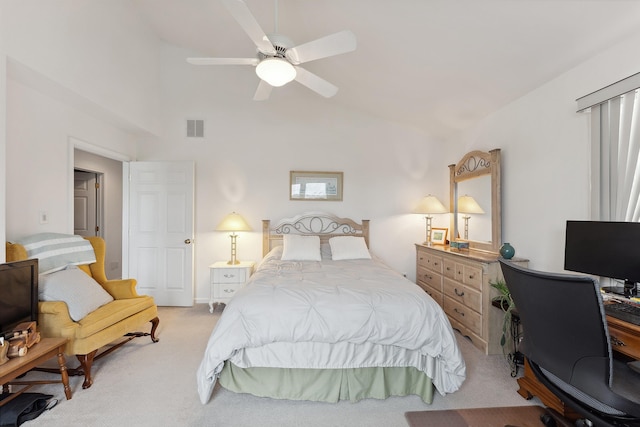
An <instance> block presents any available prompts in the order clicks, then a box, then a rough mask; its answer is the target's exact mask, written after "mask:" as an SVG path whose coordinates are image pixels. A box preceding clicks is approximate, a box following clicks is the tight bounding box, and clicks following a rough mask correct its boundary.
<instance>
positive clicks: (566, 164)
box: [458, 35, 640, 271]
mask: <svg viewBox="0 0 640 427" xmlns="http://www.w3.org/2000/svg"><path fill="white" fill-rule="evenodd" d="M639 43H640V35H637V36H635V37H632V38H629V39H628V40H626V41H625V42H623V43H621V44H619V45H617V46H615V47H614V48H612V49H609V50H607V51H605V52H603V53H602V54H600V55H599V56H598V57H595V58H592V59H591V60H589V61H587V62H585V63H583V64H581V65H580V66H578V67H576V68H574V69H573V70H571V71H569V72H567V73H565V74H564V75H562V76H560V77H558V78H556V79H555V80H553V81H551V82H549V83H547V84H545V85H543V86H541V87H539V88H538V89H536V90H534V91H533V92H531V93H529V94H528V95H526V96H524V97H522V98H520V99H518V100H517V101H515V102H513V103H512V104H510V105H508V106H506V107H505V108H503V109H502V110H500V111H498V112H496V113H495V114H493V115H492V116H491V117H489V118H487V119H486V120H484V121H483V122H482V123H481V124H480V125H478V126H476V127H475V128H473V129H471V130H470V131H468V132H467V133H466V134H465V135H464V136H463V138H462V142H463V143H462V144H461V146H460V147H458V149H460V150H461V153H462V152H464V151H467V150H470V149H476V148H482V149H487V148H493V147H496V148H501V149H502V160H503V167H502V171H503V174H502V177H503V187H502V188H503V193H502V205H503V240H504V241H506V242H510V243H511V244H512V245H513V246H514V247H515V249H516V256H521V257H524V258H528V259H530V266H531V267H533V268H537V269H541V270H548V271H562V270H563V265H564V233H565V222H566V220H568V219H589V144H590V142H589V138H590V136H589V115H588V114H584V113H576V102H575V100H576V99H577V98H579V97H581V96H583V95H586V94H588V93H590V92H593V91H595V90H597V89H600V88H601V87H604V86H606V85H609V84H611V83H614V82H616V81H618V80H620V79H622V78H625V77H628V76H629V75H632V74H635V73H637V72H638V71H639V70H640V57H638V55H635V54H634V52H636V51H637V46H638V44H639Z"/></svg>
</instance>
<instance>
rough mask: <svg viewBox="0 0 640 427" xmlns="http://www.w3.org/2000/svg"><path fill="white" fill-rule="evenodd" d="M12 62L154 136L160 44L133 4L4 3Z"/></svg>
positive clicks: (116, 0) (3, 27)
mask: <svg viewBox="0 0 640 427" xmlns="http://www.w3.org/2000/svg"><path fill="white" fill-rule="evenodd" d="M0 7H1V8H2V9H3V13H2V21H1V22H0V32H1V33H2V37H4V39H5V43H4V51H5V53H6V54H7V56H9V57H10V58H11V59H12V61H14V62H15V63H19V64H21V65H22V66H24V67H27V68H28V69H31V70H35V71H37V73H39V74H40V75H42V76H45V77H46V78H48V79H50V80H52V81H54V82H56V83H57V84H59V85H60V86H62V87H64V88H66V89H67V90H69V91H71V92H73V93H75V94H78V95H79V96H81V97H82V98H83V99H84V100H85V101H86V102H88V103H94V104H95V105H97V106H99V108H100V109H101V110H102V112H104V113H107V114H110V115H112V116H113V117H115V118H118V119H120V120H122V121H125V122H129V123H131V124H132V126H135V127H137V128H138V129H141V130H144V131H147V132H151V133H154V132H156V131H157V129H158V126H159V123H158V115H157V100H158V89H159V88H158V73H159V67H158V62H157V55H158V50H157V49H158V44H157V40H156V37H155V35H154V34H153V32H152V31H151V30H150V29H149V27H148V26H146V25H145V24H144V22H143V21H142V20H141V19H140V17H139V14H138V10H137V9H136V8H135V6H134V5H133V4H132V3H131V2H130V1H129V0H109V1H77V0H56V1H41V0H20V1H13V0H2V1H1V3H0Z"/></svg>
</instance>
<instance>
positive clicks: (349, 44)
mask: <svg viewBox="0 0 640 427" xmlns="http://www.w3.org/2000/svg"><path fill="white" fill-rule="evenodd" d="M354 50H356V36H355V34H353V33H352V32H351V31H349V30H345V31H340V32H339V33H335V34H331V35H328V36H326V37H322V38H319V39H317V40H313V41H310V42H308V43H303V44H301V45H299V46H295V47H292V48H290V49H287V52H286V54H285V55H286V57H287V59H289V60H290V61H291V62H292V63H294V64H302V63H304V62H309V61H314V60H316V59H320V58H326V57H328V56H334V55H340V54H341V53H347V52H351V51H354Z"/></svg>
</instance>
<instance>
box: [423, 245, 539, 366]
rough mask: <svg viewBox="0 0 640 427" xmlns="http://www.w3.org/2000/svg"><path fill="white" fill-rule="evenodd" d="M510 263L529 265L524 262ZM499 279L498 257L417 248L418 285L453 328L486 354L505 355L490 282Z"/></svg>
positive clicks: (500, 319)
mask: <svg viewBox="0 0 640 427" xmlns="http://www.w3.org/2000/svg"><path fill="white" fill-rule="evenodd" d="M511 261H513V262H515V263H516V264H518V265H522V266H527V264H528V262H527V260H525V259H522V258H513V259H511ZM497 279H502V270H501V269H500V263H499V262H498V255H495V254H491V253H488V252H482V251H474V250H461V251H459V252H458V251H454V250H451V249H449V247H446V246H425V245H421V244H416V283H417V284H418V285H419V286H420V287H421V288H422V289H424V290H425V292H427V293H428V294H429V295H430V296H431V297H432V298H433V299H434V300H436V302H437V303H438V304H440V306H441V307H442V308H443V309H444V311H445V313H446V314H447V316H448V317H449V321H450V322H451V326H453V328H454V329H456V330H458V331H459V332H460V333H461V334H462V335H464V336H466V337H468V338H469V339H471V342H473V344H474V345H475V346H476V347H478V348H479V349H481V350H482V351H484V352H485V354H502V347H501V346H500V338H501V336H502V325H503V319H504V313H503V312H502V311H501V310H500V309H499V308H496V307H493V306H492V305H491V300H492V298H493V297H495V296H497V295H498V293H497V291H496V290H495V289H493V288H492V287H491V282H494V281H495V280H497Z"/></svg>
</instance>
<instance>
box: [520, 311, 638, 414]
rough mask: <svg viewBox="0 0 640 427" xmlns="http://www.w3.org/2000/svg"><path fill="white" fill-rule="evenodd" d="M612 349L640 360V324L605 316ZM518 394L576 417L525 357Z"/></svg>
mask: <svg viewBox="0 0 640 427" xmlns="http://www.w3.org/2000/svg"><path fill="white" fill-rule="evenodd" d="M606 318H607V325H608V326H609V335H610V337H611V348H612V350H613V351H615V352H618V353H620V354H623V355H625V356H627V357H631V358H633V359H637V360H640V326H638V325H634V324H631V323H628V322H625V321H623V320H620V319H616V318H615V317H611V316H606ZM518 385H519V386H520V388H519V389H518V394H520V396H522V397H524V398H525V399H527V400H529V399H531V398H532V397H533V396H537V397H538V398H539V399H540V400H541V401H542V403H543V404H544V405H545V406H548V407H549V408H552V409H555V410H556V411H558V412H559V413H560V414H561V415H563V416H564V417H566V418H569V419H577V418H579V415H578V414H577V413H576V412H574V411H573V410H572V409H571V408H569V407H567V406H566V405H565V404H564V402H562V401H561V400H560V399H558V398H557V397H556V395H554V394H553V393H551V391H549V389H548V388H546V387H545V386H544V385H542V383H540V382H539V381H538V379H537V378H536V377H535V374H534V373H533V371H532V370H531V367H530V366H529V363H528V361H527V360H526V359H525V364H524V375H523V376H522V377H520V378H518Z"/></svg>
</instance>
